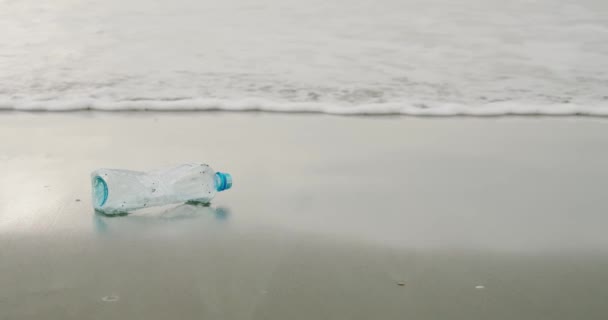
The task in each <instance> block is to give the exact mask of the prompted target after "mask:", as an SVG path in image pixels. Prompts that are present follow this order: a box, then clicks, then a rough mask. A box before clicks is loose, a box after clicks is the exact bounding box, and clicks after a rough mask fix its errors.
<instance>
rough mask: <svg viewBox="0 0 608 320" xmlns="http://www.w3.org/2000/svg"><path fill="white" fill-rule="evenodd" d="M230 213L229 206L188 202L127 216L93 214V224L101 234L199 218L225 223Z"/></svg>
mask: <svg viewBox="0 0 608 320" xmlns="http://www.w3.org/2000/svg"><path fill="white" fill-rule="evenodd" d="M229 215H230V211H229V210H228V209H227V208H222V207H219V208H214V207H211V206H207V205H201V204H193V203H186V204H181V205H178V206H175V207H171V208H168V209H166V210H163V211H155V212H149V213H145V214H133V215H129V216H126V217H116V216H115V215H114V216H112V215H110V216H108V215H106V214H103V213H98V214H94V215H93V224H94V227H95V230H96V231H97V232H98V233H99V234H107V233H108V232H109V231H110V230H109V229H115V230H114V231H118V232H120V230H121V228H127V229H129V228H133V227H136V228H137V229H139V228H142V227H143V228H146V227H154V226H159V225H165V224H167V223H176V225H179V224H180V223H182V222H183V223H185V224H186V225H188V224H192V223H193V222H195V221H197V220H198V221H200V222H201V224H205V225H206V224H208V222H209V221H210V220H212V221H217V222H219V223H223V222H225V221H226V220H227V219H228V217H229ZM199 219H201V220H199ZM109 225H113V227H112V228H110V227H109ZM163 228H164V226H163ZM122 230H124V229H122Z"/></svg>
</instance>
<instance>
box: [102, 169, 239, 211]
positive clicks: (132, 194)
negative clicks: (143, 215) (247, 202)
mask: <svg viewBox="0 0 608 320" xmlns="http://www.w3.org/2000/svg"><path fill="white" fill-rule="evenodd" d="M91 182H92V186H93V207H94V208H95V210H98V211H101V212H103V213H106V214H118V213H126V212H129V211H133V210H137V209H141V208H147V207H153V206H159V205H166V204H172V203H183V202H188V201H196V202H201V203H208V202H210V201H211V199H213V197H214V196H215V195H216V193H217V192H218V191H222V190H225V189H228V188H230V186H231V185H232V179H231V177H230V175H228V174H223V173H216V172H214V171H213V169H211V167H209V166H208V165H206V164H199V163H191V164H183V165H179V166H177V167H173V168H169V169H164V170H157V171H150V172H139V171H131V170H119V169H99V170H96V171H94V172H93V173H92V174H91Z"/></svg>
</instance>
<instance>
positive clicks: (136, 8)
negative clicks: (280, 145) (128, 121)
mask: <svg viewBox="0 0 608 320" xmlns="http://www.w3.org/2000/svg"><path fill="white" fill-rule="evenodd" d="M607 15H608V4H607V3H606V2H605V1H599V0H583V1H574V0H567V1H551V0H540V1H534V2H530V1H523V0H516V1H498V0H490V1H476V0H465V1H458V2H457V3H454V2H451V1H447V0H431V1H418V0H407V1H397V0H374V1H372V0H363V1H357V2H356V3H353V2H352V1H346V0H334V1H329V2H328V1H320V0H312V1H293V0H292V1H278V0H263V1H256V3H255V4H253V3H251V2H249V1H245V0H230V1H221V2H217V1H194V0H176V1H154V2H152V1H143V0H128V1H117V0H110V1H67V0H60V1H53V2H40V1H2V2H0V38H1V39H3V41H2V42H0V70H1V72H0V108H1V109H43V110H66V109H67V110H70V109H88V108H94V109H104V110H123V109H163V110H176V109H189V110H190V109H200V110H208V109H222V110H267V111H285V112H290V111H308V112H328V113H347V114H352V113H355V114H357V113H370V114H378V113H397V114H423V115H452V114H480V115H497V114H505V113H516V114H574V113H580V114H591V115H606V114H608V108H607V105H608V96H607V94H606V90H605V88H606V87H607V85H608V71H606V70H608V20H606V18H605V17H606V16H607Z"/></svg>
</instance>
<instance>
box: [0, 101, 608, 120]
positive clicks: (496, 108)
mask: <svg viewBox="0 0 608 320" xmlns="http://www.w3.org/2000/svg"><path fill="white" fill-rule="evenodd" d="M0 110H3V111H48V112H66V111H84V110H98V111H109V112H121V111H232V112H247V111H259V112H275V113H324V114H334V115H407V116H436V117H442V116H505V115H517V116H537V115H547V116H569V115H580V116H595V117H606V116H608V103H605V104H601V105H599V104H594V105H581V104H573V103H561V104H560V103H553V104H538V102H536V103H535V102H526V101H503V102H492V103H486V104H478V105H466V104H458V103H445V102H432V103H429V102H419V101H402V102H386V103H369V104H359V105H339V104H331V103H321V102H277V101H272V100H266V99H257V98H250V99H239V100H224V99H204V98H195V99H150V100H147V99H134V100H118V101H111V100H95V99H80V100H79V99H73V100H9V101H0Z"/></svg>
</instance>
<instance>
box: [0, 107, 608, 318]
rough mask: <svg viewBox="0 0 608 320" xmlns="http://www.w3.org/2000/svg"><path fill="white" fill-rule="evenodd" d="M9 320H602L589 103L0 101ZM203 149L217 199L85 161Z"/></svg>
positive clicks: (601, 249) (1, 268) (605, 158)
mask: <svg viewBox="0 0 608 320" xmlns="http://www.w3.org/2000/svg"><path fill="white" fill-rule="evenodd" d="M0 137H2V140H1V142H2V143H1V145H2V146H1V149H0V150H1V151H0V175H1V176H2V179H0V310H1V311H0V318H1V319H110V318H112V319H194V318H196V319H200V318H205V319H223V320H225V319H520V320H521V319H536V320H537V319H552V320H554V319H606V318H607V317H608V307H607V306H606V303H605V301H606V299H608V289H607V288H606V283H608V234H607V233H606V232H605V227H606V225H607V223H608V216H606V214H605V213H606V209H608V205H606V201H605V193H606V190H608V171H606V170H605V164H606V163H608V152H607V150H608V138H607V137H608V126H607V122H606V120H605V119H594V118H568V117H563V118H537V117H528V118H517V117H507V118H483V119H479V118H443V119H428V118H404V117H376V118H373V117H372V118H360V117H335V116H324V115H297V116H294V115H282V114H260V113H127V112H125V113H103V112H83V113H14V112H6V113H2V114H0ZM192 161H201V162H206V163H209V164H210V165H211V166H213V167H214V168H215V169H217V170H222V171H226V172H230V173H231V174H232V175H233V177H234V187H233V189H232V190H229V191H228V192H223V193H221V194H219V195H218V196H217V198H216V199H215V200H214V202H213V205H212V206H211V207H197V206H190V205H181V206H177V207H168V208H159V209H157V210H152V212H148V213H147V214H134V215H130V216H126V217H117V218H108V217H103V216H99V215H96V214H94V212H93V210H92V207H91V197H90V180H89V179H90V178H89V173H90V172H91V171H93V170H95V169H97V168H100V167H109V168H128V169H135V170H149V169H155V168H158V167H162V166H167V165H171V164H179V163H183V162H192Z"/></svg>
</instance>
